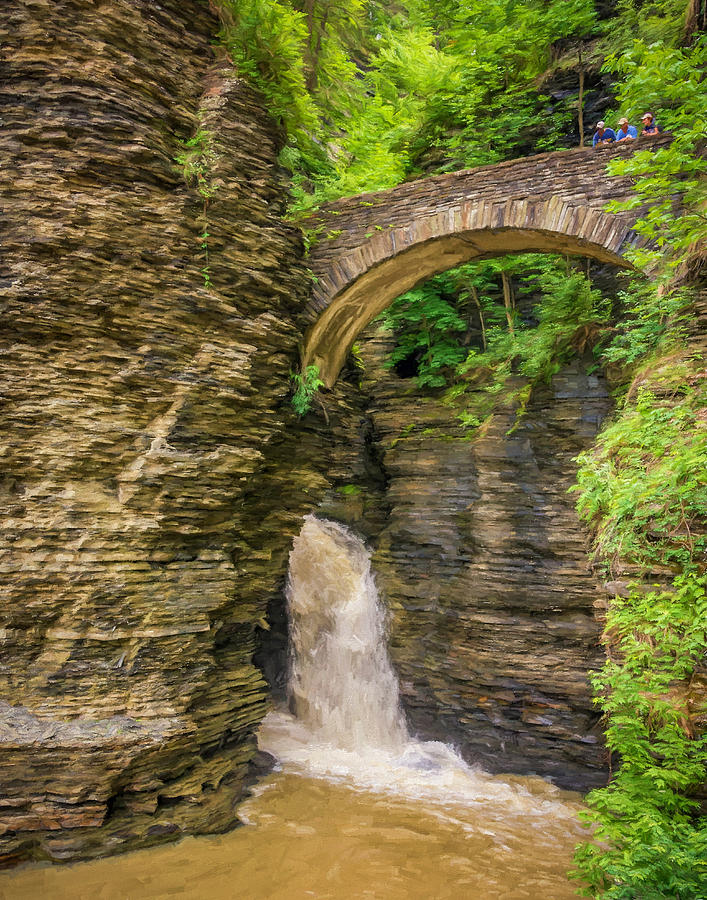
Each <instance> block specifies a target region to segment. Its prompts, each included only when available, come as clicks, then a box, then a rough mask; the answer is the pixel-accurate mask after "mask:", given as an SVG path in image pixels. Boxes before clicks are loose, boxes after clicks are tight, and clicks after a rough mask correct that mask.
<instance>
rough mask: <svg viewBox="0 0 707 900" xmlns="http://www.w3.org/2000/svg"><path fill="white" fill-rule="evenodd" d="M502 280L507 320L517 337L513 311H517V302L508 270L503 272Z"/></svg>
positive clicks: (511, 330)
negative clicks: (514, 298)
mask: <svg viewBox="0 0 707 900" xmlns="http://www.w3.org/2000/svg"><path fill="white" fill-rule="evenodd" d="M501 281H502V282H503V304H504V306H505V307H506V321H507V322H508V330H509V332H510V333H511V335H512V336H513V337H515V333H516V331H515V327H514V325H513V313H514V312H515V302H514V300H513V285H512V284H511V279H510V278H509V277H508V273H507V272H501Z"/></svg>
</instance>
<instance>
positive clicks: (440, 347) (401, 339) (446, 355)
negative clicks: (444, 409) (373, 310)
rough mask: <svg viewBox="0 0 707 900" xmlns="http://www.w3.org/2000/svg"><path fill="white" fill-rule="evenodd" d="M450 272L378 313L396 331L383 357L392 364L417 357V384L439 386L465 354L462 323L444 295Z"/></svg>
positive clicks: (449, 285)
mask: <svg viewBox="0 0 707 900" xmlns="http://www.w3.org/2000/svg"><path fill="white" fill-rule="evenodd" d="M452 278H453V276H452V275H439V276H437V277H436V278H434V279H432V280H431V281H429V282H427V283H426V284H424V285H422V286H421V287H419V288H415V289H414V290H412V291H408V293H407V294H404V295H403V296H402V297H400V298H398V300H396V301H395V302H394V303H393V304H392V305H391V306H389V307H388V309H387V310H386V311H385V312H384V313H383V315H382V317H381V318H382V322H383V324H384V325H385V327H386V328H388V329H389V330H391V331H396V333H397V334H396V337H397V340H396V346H395V349H394V350H393V352H392V354H391V355H390V357H389V359H388V360H387V361H386V363H385V364H386V366H387V367H388V368H392V367H393V366H395V365H396V364H397V363H400V362H402V361H403V360H405V359H408V358H409V357H412V356H415V357H417V368H418V375H417V378H416V381H417V385H418V386H419V387H443V386H444V385H446V383H447V373H448V372H449V370H450V369H453V368H454V367H455V366H456V365H458V364H459V363H460V362H461V361H462V360H463V359H464V357H465V356H466V351H465V350H464V347H463V345H462V343H461V341H460V339H459V335H460V333H461V332H464V331H466V323H465V322H464V320H463V319H462V318H461V317H460V316H459V314H458V313H457V311H456V309H455V308H454V306H453V305H452V303H450V302H449V301H448V300H446V299H445V298H444V294H445V292H447V293H449V292H450V289H451V280H452Z"/></svg>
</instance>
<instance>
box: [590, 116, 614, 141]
mask: <svg viewBox="0 0 707 900" xmlns="http://www.w3.org/2000/svg"><path fill="white" fill-rule="evenodd" d="M615 140H616V134H615V132H614V129H613V128H607V127H606V124H605V123H604V122H597V130H596V131H595V132H594V137H593V138H592V147H596V145H597V144H613V143H614V141H615Z"/></svg>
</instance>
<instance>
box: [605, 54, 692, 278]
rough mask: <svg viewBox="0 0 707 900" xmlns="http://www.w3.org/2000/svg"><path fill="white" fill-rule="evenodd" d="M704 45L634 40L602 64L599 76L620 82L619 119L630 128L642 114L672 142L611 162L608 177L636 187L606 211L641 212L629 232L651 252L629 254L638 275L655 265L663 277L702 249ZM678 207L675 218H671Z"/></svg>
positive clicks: (669, 274) (643, 250) (668, 275)
mask: <svg viewBox="0 0 707 900" xmlns="http://www.w3.org/2000/svg"><path fill="white" fill-rule="evenodd" d="M706 67H707V38H704V37H703V38H701V39H700V40H698V41H696V42H695V44H693V46H691V47H685V48H671V47H669V46H667V45H666V43H665V42H664V41H656V42H655V43H652V44H647V43H645V42H644V41H642V40H635V41H634V42H633V44H632V45H631V47H630V48H629V49H627V50H626V51H625V52H623V53H619V54H615V55H614V56H611V57H609V59H608V60H607V62H606V65H605V68H606V69H607V70H608V71H611V72H614V73H616V74H618V75H620V76H621V78H622V81H621V88H620V91H619V95H618V101H619V104H620V108H621V109H622V110H623V111H624V114H625V115H627V116H629V117H632V118H633V119H634V120H636V119H637V118H638V117H639V116H640V115H641V114H642V113H643V112H644V111H645V110H646V109H648V110H650V111H651V112H653V113H654V115H655V116H656V121H658V123H659V124H660V125H661V126H662V127H663V128H665V129H666V130H667V131H670V132H672V134H673V135H674V139H673V141H672V143H671V144H670V146H668V147H664V148H660V149H659V150H657V151H656V152H655V153H653V152H651V150H650V149H644V150H640V151H638V152H637V153H635V154H634V155H633V156H632V157H631V158H629V159H621V160H614V161H613V162H612V164H611V165H610V171H611V172H612V173H613V174H616V175H630V176H631V177H633V178H635V179H636V182H637V183H636V196H635V197H634V198H633V199H632V200H631V201H629V202H628V203H614V204H612V205H610V207H609V208H610V209H612V210H614V211H619V210H621V209H624V208H627V207H630V208H636V207H639V206H645V207H646V209H645V212H644V213H643V215H642V216H641V219H640V220H639V222H638V225H637V227H636V230H637V231H638V232H639V233H641V234H643V235H644V236H646V237H647V238H649V239H650V240H651V241H653V242H654V244H655V248H656V249H655V250H654V251H652V252H651V251H649V250H648V251H647V250H645V249H642V250H635V251H634V252H633V255H632V257H631V258H632V261H633V262H634V263H635V265H636V266H638V267H640V268H644V269H645V268H649V267H652V268H656V266H657V265H659V264H660V266H661V268H662V271H663V274H664V276H665V277H670V276H671V275H672V273H673V271H674V270H675V268H676V267H677V266H679V265H680V264H681V262H682V261H683V260H684V258H685V256H686V255H688V254H689V253H690V252H691V251H692V249H693V248H695V247H697V246H699V245H701V244H702V245H704V242H705V239H706V238H707V217H705V215H704V200H705V188H704V184H705V181H704V176H705V174H706V173H707V161H706V160H705V159H704V158H703V157H702V156H701V155H699V154H698V153H697V152H696V149H697V147H698V145H699V144H700V143H701V142H702V141H703V140H704V136H705V134H706V133H707V104H706V103H705V99H706V98H707V92H706V91H705V85H704V73H705V68H706ZM678 198H679V199H680V201H681V203H682V205H683V210H682V213H681V215H680V216H675V214H674V203H675V201H676V199H678Z"/></svg>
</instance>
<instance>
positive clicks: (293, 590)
mask: <svg viewBox="0 0 707 900" xmlns="http://www.w3.org/2000/svg"><path fill="white" fill-rule="evenodd" d="M287 599H288V611H289V617H290V632H291V643H290V679H289V691H290V701H291V702H290V706H291V708H292V709H293V714H291V713H288V712H285V711H282V710H280V711H275V712H272V713H270V714H269V715H268V716H267V717H266V718H265V720H264V722H263V724H262V726H261V729H260V738H259V740H260V746H261V748H262V749H263V750H266V751H268V752H269V753H271V754H272V755H273V756H274V757H276V759H277V760H278V761H279V763H280V765H281V766H283V767H284V768H285V770H287V771H294V772H300V773H302V774H307V775H311V776H314V777H318V778H327V779H330V780H335V781H343V782H346V783H347V784H350V785H351V786H352V787H355V788H361V789H366V790H372V791H376V792H385V793H392V794H395V795H399V796H401V797H405V798H408V799H419V800H424V801H425V803H427V804H433V805H434V806H436V807H438V808H445V809H446V810H447V811H449V812H451V811H452V809H458V808H459V807H460V806H463V807H469V806H478V807H484V809H485V810H486V809H490V808H491V807H496V808H498V807H499V805H500V806H501V807H502V808H503V810H504V813H505V814H508V813H509V812H510V813H517V814H522V815H528V814H530V815H538V814H539V815H546V814H548V813H550V814H551V815H552V816H553V817H558V816H560V817H563V818H565V817H567V818H571V817H573V816H574V814H575V812H576V807H575V805H574V804H569V803H567V802H566V801H564V800H560V796H559V795H560V793H561V792H560V791H559V789H557V788H555V787H554V786H553V785H551V784H548V783H547V782H543V781H541V780H540V779H536V780H535V781H534V783H533V785H532V790H529V789H528V787H526V786H525V785H521V784H509V783H508V782H507V781H505V780H503V779H501V778H498V777H495V776H491V775H488V774H486V773H485V772H482V771H481V770H479V769H475V768H471V767H470V766H468V765H467V764H466V763H465V762H464V760H463V759H462V758H461V757H460V756H459V755H458V754H457V753H456V752H455V751H454V750H453V749H452V748H451V747H449V746H447V745H446V744H442V743H440V742H437V741H419V740H416V739H414V738H412V737H410V735H409V734H408V732H407V728H406V725H405V720H404V717H403V714H402V712H401V709H400V702H399V694H398V683H397V679H396V676H395V674H394V672H393V669H392V666H391V664H390V660H389V658H388V653H387V649H386V643H385V614H384V610H383V608H382V605H381V603H380V601H379V599H378V594H377V591H376V587H375V583H374V580H373V575H372V572H371V565H370V555H369V553H368V551H367V549H366V547H365V546H364V544H363V543H362V542H361V541H360V540H359V539H358V538H356V537H355V536H354V535H352V534H351V533H350V532H349V531H348V530H347V529H346V528H344V527H343V526H341V525H338V524H336V523H335V522H329V521H326V520H322V519H317V518H316V517H315V516H307V517H306V519H305V522H304V526H303V528H302V531H301V532H300V534H299V536H298V537H297V538H296V539H295V541H294V547H293V550H292V552H291V553H290V570H289V579H288V585H287ZM492 818H493V816H492ZM460 824H462V827H463V823H460Z"/></svg>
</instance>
